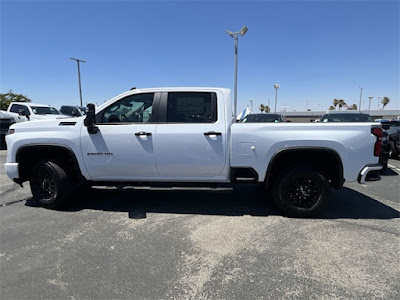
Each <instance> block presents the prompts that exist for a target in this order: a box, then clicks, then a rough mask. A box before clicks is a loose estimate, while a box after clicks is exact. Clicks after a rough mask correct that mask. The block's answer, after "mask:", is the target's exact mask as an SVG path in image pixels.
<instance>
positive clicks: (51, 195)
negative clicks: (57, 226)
mask: <svg viewBox="0 0 400 300" xmlns="http://www.w3.org/2000/svg"><path fill="white" fill-rule="evenodd" d="M29 181H30V185H31V191H32V195H33V198H34V199H35V200H36V201H37V202H38V203H39V204H40V205H41V206H43V207H46V208H59V207H62V206H64V204H65V203H66V202H67V201H68V200H70V196H71V194H72V191H73V185H72V181H71V176H70V174H69V172H68V169H67V168H66V167H65V166H64V165H63V164H62V163H61V162H58V161H53V160H41V161H39V162H38V163H37V164H36V165H35V166H34V167H33V170H32V174H31V178H30V180H29Z"/></svg>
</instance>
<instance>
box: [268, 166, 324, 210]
mask: <svg viewBox="0 0 400 300" xmlns="http://www.w3.org/2000/svg"><path fill="white" fill-rule="evenodd" d="M329 192H330V184H329V181H328V179H327V178H326V176H325V175H324V174H323V173H322V172H321V171H319V170H318V169H316V168H313V167H304V166H294V167H292V168H290V169H287V170H285V171H283V172H281V173H280V175H279V176H278V178H277V180H276V181H275V185H274V188H273V196H274V200H275V203H276V204H277V206H278V208H279V209H280V210H281V211H282V212H283V213H284V214H285V215H287V216H290V217H299V218H304V217H315V216H317V215H318V214H320V213H321V212H322V209H323V208H324V206H325V205H326V203H327V201H328V199H329Z"/></svg>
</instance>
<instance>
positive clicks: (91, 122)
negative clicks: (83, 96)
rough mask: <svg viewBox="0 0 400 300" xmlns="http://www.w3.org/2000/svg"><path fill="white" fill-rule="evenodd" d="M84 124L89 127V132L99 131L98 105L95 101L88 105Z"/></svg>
mask: <svg viewBox="0 0 400 300" xmlns="http://www.w3.org/2000/svg"><path fill="white" fill-rule="evenodd" d="M83 124H84V125H85V126H86V127H87V130H88V132H89V134H95V133H97V132H98V131H99V128H98V127H97V126H96V107H95V105H94V104H93V103H89V104H88V105H87V113H86V118H85V120H84V122H83Z"/></svg>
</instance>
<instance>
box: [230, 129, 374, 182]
mask: <svg viewBox="0 0 400 300" xmlns="http://www.w3.org/2000/svg"><path fill="white" fill-rule="evenodd" d="M375 141H376V137H374V136H373V135H372V134H371V123H351V124H350V123H347V124H346V123H335V124H322V123H315V124H314V123H304V124H303V123H297V124H296V123H236V124H233V126H232V146H231V149H232V152H231V166H232V167H244V166H245V167H252V168H254V169H255V170H256V171H257V173H258V174H259V176H260V178H259V180H260V181H263V180H264V177H265V174H266V172H267V167H268V164H269V162H270V161H271V159H272V158H273V156H274V155H275V154H276V153H278V152H279V151H284V150H285V149H290V148H299V147H321V148H326V149H332V150H334V151H336V152H337V153H338V154H339V156H340V158H341V160H342V162H343V169H344V178H345V179H346V181H356V180H357V177H358V174H359V173H360V171H361V169H362V168H363V167H364V166H365V165H366V164H373V163H378V157H375V156H373V149H374V143H375ZM243 143H252V144H254V152H253V153H252V154H251V155H248V154H247V155H245V154H243V150H242V151H239V150H240V148H241V147H242V144H243Z"/></svg>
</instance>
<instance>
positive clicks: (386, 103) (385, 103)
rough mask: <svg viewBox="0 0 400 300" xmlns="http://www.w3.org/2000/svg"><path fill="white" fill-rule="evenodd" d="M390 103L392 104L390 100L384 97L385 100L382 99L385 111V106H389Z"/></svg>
mask: <svg viewBox="0 0 400 300" xmlns="http://www.w3.org/2000/svg"><path fill="white" fill-rule="evenodd" d="M389 102H390V99H389V98H388V97H383V99H382V105H383V109H385V106H386V105H388V104H389Z"/></svg>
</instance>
